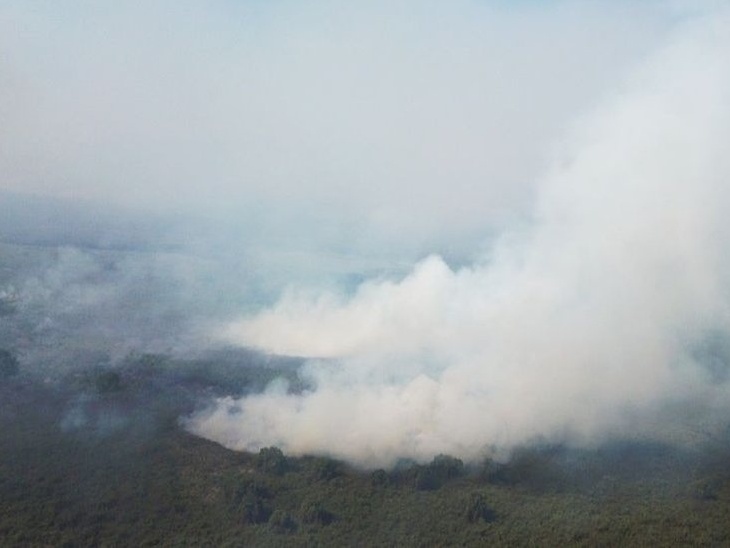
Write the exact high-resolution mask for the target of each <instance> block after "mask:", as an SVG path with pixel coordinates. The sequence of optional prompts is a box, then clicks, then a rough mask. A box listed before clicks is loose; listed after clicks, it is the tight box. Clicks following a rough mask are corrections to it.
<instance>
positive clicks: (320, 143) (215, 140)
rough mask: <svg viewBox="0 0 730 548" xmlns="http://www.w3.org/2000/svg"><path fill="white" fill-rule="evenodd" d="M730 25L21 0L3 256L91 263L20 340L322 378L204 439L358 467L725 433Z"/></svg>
mask: <svg viewBox="0 0 730 548" xmlns="http://www.w3.org/2000/svg"><path fill="white" fill-rule="evenodd" d="M729 30H730V29H729V28H728V14H727V6H725V5H724V3H723V2H713V1H709V0H708V1H707V2H684V1H675V0H672V1H649V2H641V3H639V2H628V1H617V2H604V1H596V2H573V1H567V0H560V1H558V0H555V1H546V2H506V1H500V0H494V1H476V0H473V1H472V0H456V1H454V2H448V3H444V2H436V1H430V0H429V1H415V0H403V1H400V0H398V1H395V2H384V1H383V2H381V1H378V0H376V1H373V2H362V3H359V2H352V3H343V2H334V1H330V0H318V1H314V2H307V3H297V2H287V1H281V2H280V1H272V2H258V1H250V2H249V1H242V2H228V1H213V2H206V3H200V2H171V1H170V2H168V1H166V0H163V1H160V2H155V3H153V4H150V3H137V2H97V1H79V2H75V3H73V4H72V5H69V4H65V3H64V4H63V5H61V4H60V3H58V2H53V1H50V0H46V1H44V0H39V1H37V2H26V1H20V0H17V1H16V0H9V1H6V2H2V3H0V217H1V218H0V240H2V241H3V242H6V243H7V242H11V243H33V244H39V243H40V244H43V245H50V246H58V245H63V244H65V243H72V244H73V245H74V246H76V247H83V248H85V250H84V251H79V250H78V249H61V250H60V251H55V250H54V251H53V253H52V254H51V255H48V256H46V258H45V259H43V260H41V262H43V264H42V265H40V266H39V267H38V268H36V267H35V266H33V265H30V266H29V270H28V272H27V273H26V274H24V275H20V276H18V277H13V276H11V277H7V276H6V274H7V273H6V270H3V271H2V276H3V278H2V287H0V299H1V302H2V306H3V307H4V308H6V309H7V311H10V310H11V309H14V310H15V311H14V312H13V314H12V315H8V314H9V312H8V314H6V315H5V316H3V317H2V318H0V320H2V326H3V328H4V330H3V331H2V332H1V333H0V336H1V338H2V343H3V344H4V345H5V346H7V347H9V348H10V349H11V350H14V351H16V350H17V351H18V353H19V354H20V355H21V357H23V359H24V360H25V361H26V363H27V362H28V361H29V360H31V359H32V360H33V361H34V362H36V363H38V364H47V366H48V367H49V368H53V367H55V364H54V361H53V357H54V356H57V355H61V352H60V351H59V349H62V348H64V346H65V345H70V346H72V347H74V348H75V347H77V346H79V347H82V348H81V350H85V346H86V342H84V341H100V346H101V347H103V348H106V349H107V350H108V349H109V348H111V349H112V353H113V354H114V355H115V356H123V355H125V354H126V353H127V352H129V351H132V350H134V349H135V348H142V349H143V350H147V351H155V352H168V351H178V352H182V353H188V352H193V351H196V350H197V349H200V348H201V347H203V346H205V345H207V344H209V343H211V342H213V343H215V344H218V343H221V342H222V343H224V344H230V343H234V344H239V345H244V346H255V347H257V348H259V349H263V350H265V351H267V352H271V353H279V354H285V355H294V356H304V357H307V358H309V361H308V364H307V365H306V367H305V368H304V369H303V371H302V376H304V377H305V381H306V383H305V385H306V386H309V387H310V388H309V389H308V390H307V391H305V392H303V393H300V394H291V393H289V392H288V390H287V388H286V386H284V385H283V384H282V383H276V384H275V385H273V386H272V387H270V389H269V390H268V391H267V392H266V393H264V394H261V395H258V396H250V397H247V398H242V399H235V398H234V399H226V400H221V401H218V402H215V405H213V407H212V408H211V410H210V411H209V412H208V413H206V414H201V415H199V416H196V417H193V418H192V419H191V420H190V422H189V427H190V428H191V430H193V431H194V432H197V433H199V434H200V435H203V436H207V437H209V438H211V439H214V440H217V441H219V442H221V443H223V444H225V445H227V446H230V447H234V448H239V449H254V450H255V449H257V448H259V447H262V446H267V445H278V446H280V447H282V448H283V449H284V450H286V451H287V452H289V453H305V452H315V453H327V454H332V455H335V456H339V457H343V458H347V459H349V460H351V461H353V462H356V463H359V464H361V465H363V466H381V465H388V464H391V463H393V462H394V461H396V460H397V459H398V458H401V457H411V458H415V459H417V460H426V459H429V458H430V457H432V456H433V455H434V454H436V453H440V452H445V453H451V454H454V455H456V456H460V457H462V458H466V459H475V458H478V457H479V456H481V455H483V454H486V453H489V454H493V455H498V454H501V453H502V452H504V451H508V450H509V449H510V448H512V447H513V446H515V445H517V444H521V443H525V442H530V441H533V440H536V439H541V440H548V441H564V442H570V443H575V444H591V443H597V442H600V441H601V440H604V439H607V438H610V437H614V436H651V437H655V438H662V439H676V440H678V441H681V440H687V439H690V438H692V437H693V436H696V435H699V433H702V432H705V431H711V430H712V428H715V427H717V425H719V424H722V423H723V421H724V417H726V411H727V409H726V408H727V402H728V397H727V378H728V373H727V363H728V354H730V352H729V351H728V346H729V345H728V343H727V341H728V313H727V305H728V293H727V290H728V287H727V281H726V280H727V274H728V273H727V270H728V253H727V249H729V248H728V244H730V231H729V230H728V229H729V228H730V227H728V222H727V221H726V217H727V215H726V214H725V211H726V210H727V206H728V205H729V204H728V196H727V190H726V189H727V187H728V184H727V179H728V175H730V167H729V166H728V162H729V160H728V155H727V154H726V150H725V149H726V146H727V145H726V143H728V142H729V139H728V138H729V137H730V120H728V110H729V107H728V97H729V96H730V95H729V91H730V90H729V89H728V87H729V86H728V80H729V78H730V77H729V74H728V71H729V70H730V69H729V67H730V45H729V44H728V40H729V38H728V36H730V32H728V31H729ZM29 195H32V196H29ZM61 203H63V204H66V205H63V206H61V205H58V204H61ZM99 204H103V207H99ZM21 206H22V207H24V208H30V209H34V210H35V211H36V212H39V213H37V214H35V215H34V216H31V215H30V214H25V213H23V212H22V211H21V209H19V208H20V207H21ZM130 211H131V212H133V214H130V215H129V216H128V215H127V213H128V212H130ZM71 212H73V213H71ZM84 212H85V213H84ZM107 212H112V213H113V212H116V213H113V214H111V213H107ZM37 218H41V219H42V221H41V223H40V224H37V222H36V221H35V220H34V219H37ZM71 220H73V222H71ZM109 223H111V225H113V226H112V227H111V231H109V232H105V233H103V234H102V233H101V231H99V230H97V227H99V226H101V225H104V224H109ZM128 223H131V224H132V225H133V226H134V228H133V229H129V228H127V227H128V226H130V225H129V224H128ZM29 234H30V235H29ZM0 253H2V256H0V265H1V266H2V268H3V269H5V268H6V265H11V264H15V263H16V259H17V258H16V257H13V256H11V255H13V254H15V253H21V250H18V249H16V248H12V246H11V247H2V248H0ZM17 260H20V259H17ZM34 260H35V259H34ZM44 261H46V262H44ZM31 267H32V268H31ZM363 280H364V281H363ZM3 318H4V319H3ZM21 320H22V321H21ZM21 323H22V329H20V328H18V330H17V331H16V327H17V326H18V325H20V324H21ZM7 326H11V327H12V329H10V328H8V327H7ZM13 326H14V327H13ZM18 333H23V334H25V333H32V335H33V336H32V337H19V336H16V335H17V334H18ZM89 344H90V345H91V343H89ZM94 344H96V343H94ZM114 345H118V346H114ZM92 346H94V345H92ZM95 348H96V346H95ZM33 353H36V355H35V357H33ZM82 353H83V352H82ZM65 355H68V354H67V353H66V354H65ZM115 356H111V357H110V359H111V360H112V361H113V359H114V357H115Z"/></svg>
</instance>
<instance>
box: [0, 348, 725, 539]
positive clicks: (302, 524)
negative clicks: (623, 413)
mask: <svg viewBox="0 0 730 548" xmlns="http://www.w3.org/2000/svg"><path fill="white" fill-rule="evenodd" d="M171 366H172V361H171V360H170V359H169V358H164V357H161V356H157V357H155V356H136V357H134V356H132V357H130V359H129V360H127V362H125V363H124V364H123V365H122V366H121V367H119V368H118V369H114V370H109V369H103V368H101V369H90V370H86V371H82V372H79V373H77V374H76V375H74V376H72V377H71V378H68V379H65V380H64V381H63V382H58V383H51V384H49V383H43V382H40V381H37V380H33V379H31V378H27V377H23V376H22V375H16V376H14V377H12V378H8V379H6V381H5V382H4V383H3V384H2V385H0V428H2V432H3V435H2V436H1V437H0V544H2V545H8V546H12V545H23V546H28V545H30V546H49V545H51V546H90V545H110V546H112V545H113V546H120V545H124V546H151V545H189V546H204V545H221V546H250V545H255V546H282V545H291V546H345V545H359V546H434V545H441V546H443V545H461V546H463V545H466V546H481V545H486V544H489V545H540V546H548V545H551V546H566V545H579V546H580V545H582V546H593V545H597V544H599V545H665V546H670V545H671V546H676V545H680V544H697V545H702V544H704V545H714V546H718V545H725V544H728V543H730V466H728V464H727V463H728V462H730V460H729V459H728V457H730V447H728V445H727V444H725V443H724V442H722V443H721V442H719V441H718V442H716V443H715V444H714V445H713V446H712V447H705V448H703V450H702V451H693V452H687V451H679V450H677V449H672V448H668V447H662V446H656V445H648V444H637V443H624V444H613V445H612V446H610V447H608V446H607V447H604V448H601V449H597V450H593V451H582V452H580V451H575V450H569V449H566V448H562V447H554V446H551V447H529V448H528V447H526V448H523V449H522V450H520V451H517V452H516V453H515V455H514V456H513V457H512V459H511V460H510V461H508V462H507V463H502V464H500V463H496V462H493V461H490V460H486V461H484V462H483V463H481V464H480V465H478V466H466V465H465V464H464V463H463V462H462V461H460V460H459V459H457V458H454V457H452V456H449V455H439V456H437V457H435V458H434V459H433V460H432V461H431V462H430V463H426V464H415V463H411V464H404V465H402V466H400V467H398V468H396V469H394V470H389V471H388V470H376V471H372V472H368V471H363V470H357V469H353V468H351V467H349V466H347V465H346V464H345V463H342V462H338V461H335V460H332V459H328V458H326V457H322V456H308V457H306V456H305V457H299V458H294V457H291V456H287V455H285V454H284V453H283V452H282V451H281V450H280V449H278V448H276V447H267V448H264V449H262V450H261V451H259V452H258V453H257V454H246V453H236V452H233V451H229V450H227V449H224V448H222V447H220V446H218V445H216V444H214V443H211V442H208V441H206V440H203V439H200V438H196V437H194V436H192V435H190V434H188V433H186V432H185V430H184V429H183V428H182V427H181V426H180V424H179V421H178V417H180V416H181V415H183V414H185V413H186V412H189V411H190V410H192V409H194V408H195V406H196V404H197V403H196V402H197V401H198V399H197V396H199V394H200V393H208V392H209V391H210V390H212V389H215V387H216V386H219V385H218V384H217V383H218V382H219V379H220V377H219V375H222V373H221V372H220V371H216V372H213V370H214V369H215V368H214V367H213V366H210V365H208V366H206V367H203V368H202V369H201V366H200V364H199V363H194V362H191V363H185V362H180V361H178V362H177V363H176V366H175V367H174V368H173V367H171ZM208 367H210V368H211V369H207V368H208ZM224 369H225V368H224ZM245 369H246V368H245V367H244V368H242V371H241V375H242V376H244V377H246V378H248V379H249V380H251V379H256V378H257V376H258V375H263V376H266V375H269V374H270V372H261V371H258V372H257V371H255V370H250V371H243V370H245ZM254 369H255V368H254ZM201 370H204V371H211V374H210V376H206V374H205V373H200V371H201ZM191 371H195V374H192V373H191ZM241 382H243V381H241ZM211 387H212V388H211Z"/></svg>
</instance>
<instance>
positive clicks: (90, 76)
mask: <svg viewBox="0 0 730 548" xmlns="http://www.w3.org/2000/svg"><path fill="white" fill-rule="evenodd" d="M683 13H684V12H683V10H682V9H681V8H679V7H678V5H677V4H673V5H669V4H667V3H664V2H641V3H637V2H487V1H463V0H458V1H456V2H449V3H443V2H431V1H426V2H415V1H402V2H401V1H399V2H380V1H376V2H360V3H355V2H348V3H343V2H327V1H316V2H306V3H305V2H285V1H281V2H280V1H274V2H259V1H251V2H223V1H220V2H164V1H161V2H131V1H130V2H111V1H77V2H70V3H58V2H52V1H47V2H43V1H30V2H28V1H17V2H13V1H6V2H2V4H0V121H1V123H0V175H1V177H0V188H4V189H12V190H19V191H24V192H34V193H40V194H50V195H54V196H64V197H71V198H73V199H86V200H100V201H103V202H106V203H112V204H117V205H124V206H133V207H142V208H146V209H147V210H148V211H152V212H162V211H170V210H172V211H176V212H180V211H183V212H188V213H189V212H193V213H195V214H198V215H202V216H208V217H215V216H222V215H225V216H227V217H231V218H233V219H238V220H240V221H241V222H244V223H245V222H248V223H249V224H248V225H245V227H244V228H242V231H245V232H246V234H244V235H243V237H247V236H249V235H250V234H256V236H257V237H263V238H266V237H267V234H270V233H272V234H274V235H275V236H277V237H284V238H286V237H287V235H290V236H293V234H294V233H298V234H301V233H302V232H304V234H306V235H307V237H306V238H305V239H307V240H308V244H309V245H311V241H312V240H315V241H321V243H322V245H323V246H325V245H331V244H336V245H339V246H340V247H343V246H344V247H349V248H351V247H353V246H355V247H361V248H363V250H364V251H365V252H367V251H368V250H369V251H371V252H378V250H380V252H382V248H383V247H384V246H387V245H389V246H392V247H393V248H395V249H404V250H406V251H408V250H416V252H417V253H420V254H424V253H428V252H431V251H433V250H434V249H438V250H439V251H443V252H448V251H449V250H450V249H452V248H454V249H455V250H456V251H457V252H458V253H461V254H462V255H463V254H464V253H467V254H468V253H470V252H471V251H473V248H474V246H475V245H476V244H478V243H479V242H481V241H482V240H483V239H484V237H485V235H487V234H488V233H489V232H491V231H492V230H493V229H494V228H495V226H500V225H503V224H505V223H508V222H512V221H514V220H515V219H519V218H521V217H522V216H524V215H526V214H529V211H530V208H531V207H532V206H531V203H532V201H533V199H534V188H535V181H536V179H537V178H538V176H539V175H540V173H542V172H543V171H544V169H545V167H546V166H547V165H549V163H550V162H551V161H552V155H553V151H554V150H555V148H556V147H560V146H561V141H562V139H563V138H564V136H565V133H566V130H567V129H568V128H570V127H571V125H573V124H574V123H575V122H576V120H577V119H580V116H581V115H582V114H583V113H584V112H585V111H588V110H590V109H592V108H595V106H596V105H597V104H600V103H601V102H602V101H604V100H605V98H606V97H607V96H610V95H611V94H613V93H616V92H618V90H620V89H621V86H622V82H623V79H624V77H625V74H626V71H627V70H629V69H630V67H631V66H632V65H633V64H634V63H636V62H637V61H638V60H640V59H641V58H642V57H643V56H644V55H646V54H647V52H649V51H651V49H652V48H654V47H655V46H656V45H657V43H660V42H661V41H662V40H663V39H664V38H665V36H666V35H667V33H670V32H671V31H672V29H673V28H674V27H675V26H676V25H677V22H678V20H680V19H681V18H682V14H683ZM244 218H245V221H244ZM251 224H253V226H251ZM262 227H264V228H262ZM293 227H296V229H293ZM467 241H468V244H467V243H465V242H467Z"/></svg>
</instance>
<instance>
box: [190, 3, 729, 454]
mask: <svg viewBox="0 0 730 548" xmlns="http://www.w3.org/2000/svg"><path fill="white" fill-rule="evenodd" d="M613 91H614V92H613V93H611V94H609V95H607V96H606V97H605V99H604V101H603V102H602V103H601V104H600V105H599V106H597V108H595V109H594V110H593V112H592V113H590V114H589V115H586V116H584V117H583V118H582V119H581V120H580V121H579V122H578V123H576V124H575V125H574V126H573V128H572V130H571V131H570V133H569V134H568V137H567V138H566V139H565V140H564V142H563V144H562V146H560V147H556V149H555V155H554V158H553V162H552V167H551V168H549V169H548V170H547V171H546V174H545V175H543V176H542V177H541V178H539V179H538V184H537V195H536V200H535V205H534V210H533V212H532V215H531V216H530V217H529V220H527V221H525V222H524V223H523V224H522V225H521V226H520V228H514V229H511V230H507V231H505V232H504V233H503V236H502V237H501V238H500V239H499V240H498V241H497V243H496V245H494V246H493V248H492V252H491V253H490V254H489V255H488V256H487V257H484V258H483V259H482V260H480V261H476V262H475V264H473V265H472V266H468V267H460V268H450V267H449V266H448V265H447V264H446V263H445V262H444V261H443V260H442V259H440V258H439V257H438V256H431V257H428V258H426V259H424V260H423V261H421V262H420V263H419V264H417V265H416V266H415V267H414V269H413V271H412V272H411V273H410V274H409V275H407V276H406V277H405V278H402V279H397V280H392V279H374V280H370V281H367V282H365V283H363V284H362V285H360V286H359V287H358V289H357V290H356V291H355V292H354V294H349V295H348V294H342V293H337V292H332V291H329V292H315V293H312V292H309V293H307V292H303V291H296V290H292V291H290V292H289V293H287V294H285V295H284V296H283V297H282V298H281V300H280V301H279V302H278V303H277V304H276V305H275V306H273V307H272V308H270V309H268V310H265V311H263V312H261V313H259V314H256V315H254V316H250V317H247V318H245V319H243V320H241V321H240V322H237V323H235V324H233V325H230V326H229V327H228V328H227V329H226V330H225V335H224V336H225V337H227V338H228V339H229V340H235V341H238V342H240V343H241V344H246V345H254V346H257V347H259V348H262V349H265V350H267V351H270V352H273V353H280V354H289V355H298V356H308V357H310V358H311V360H310V362H309V365H308V367H307V369H306V372H305V375H306V378H307V379H308V381H309V382H310V385H311V387H312V388H311V389H310V390H306V391H304V392H303V393H298V394H293V393H288V392H287V391H286V389H285V387H282V386H274V387H272V388H271V389H270V390H269V391H268V392H267V393H264V394H261V395H256V396H250V397H246V398H243V399H232V398H227V399H223V400H220V401H219V402H218V404H217V406H216V407H215V409H213V410H211V411H210V412H208V413H207V414H204V415H201V416H199V417H197V418H195V419H194V420H193V421H192V423H191V428H192V429H193V430H194V431H196V432H199V433H201V434H203V435H205V436H208V437H210V438H212V439H214V440H217V441H219V442H221V443H223V444H225V445H227V446H230V447H234V448H239V449H257V448H259V447H261V446H267V445H278V446H280V447H282V448H283V449H284V450H285V451H289V452H292V453H296V454H299V453H308V452H315V453H328V454H332V455H335V456H338V457H343V458H346V459H349V460H351V461H353V462H356V463H359V464H361V465H364V466H380V465H389V464H393V463H394V462H395V461H396V460H397V459H398V458H404V457H405V458H414V459H417V460H425V459H428V458H430V457H432V456H433V455H434V454H437V453H441V452H446V453H451V454H455V455H457V456H460V457H463V458H467V459H476V458H478V457H480V456H481V455H484V454H485V453H491V454H497V455H498V454H500V452H502V451H505V450H509V448H511V447H514V446H515V445H517V444H522V443H529V442H533V441H536V440H543V441H549V442H567V443H577V444H592V443H597V442H600V441H602V440H606V439H608V438H611V437H615V436H639V435H640V436H649V437H652V438H655V439H663V440H674V441H679V442H686V441H688V440H690V439H692V437H693V436H697V435H698V433H700V432H705V433H706V432H707V431H711V430H712V429H713V428H715V427H717V426H718V424H723V421H724V423H726V422H727V411H728V404H729V403H730V399H729V398H730V393H729V389H730V385H728V384H727V382H725V381H726V380H727V374H726V373H727V368H728V365H729V364H730V362H728V359H729V358H730V356H728V355H727V353H726V352H724V351H723V348H726V346H727V345H725V344H723V343H722V342H721V341H723V340H726V337H727V336H728V328H729V327H730V323H729V320H730V316H729V314H728V313H729V312H730V309H729V308H728V305H730V299H729V297H730V293H729V290H730V284H729V283H728V281H729V280H730V278H729V277H728V274H729V271H728V268H729V267H730V263H729V262H728V260H729V259H730V256H729V254H728V249H730V226H729V223H728V218H727V210H728V206H730V200H729V198H730V196H728V192H730V187H728V181H729V180H730V158H729V157H728V154H727V150H726V147H727V143H728V142H730V102H729V101H728V97H730V18H729V17H728V13H727V12H722V11H715V12H712V13H711V14H709V15H707V14H705V16H703V17H701V18H698V19H694V20H693V21H691V22H689V23H686V24H685V25H684V26H683V27H682V28H681V29H680V30H677V31H676V33H675V34H674V35H672V36H671V37H670V38H668V39H667V40H666V42H665V44H664V45H663V46H662V47H660V48H658V49H657V50H656V51H655V52H654V53H652V54H651V55H649V56H648V57H647V58H646V59H644V60H643V61H642V62H641V63H639V64H638V66H636V67H635V68H634V69H633V70H632V71H630V73H629V74H628V75H627V76H626V77H625V78H623V79H622V80H621V83H620V84H616V85H615V86H613ZM723 417H724V418H723Z"/></svg>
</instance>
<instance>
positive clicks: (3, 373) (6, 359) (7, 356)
mask: <svg viewBox="0 0 730 548" xmlns="http://www.w3.org/2000/svg"><path fill="white" fill-rule="evenodd" d="M19 370H20V366H19V364H18V360H17V358H16V357H15V356H13V355H12V354H11V353H10V352H9V351H7V350H5V349H4V348H0V379H7V378H8V377H12V376H14V375H17V374H18V371H19Z"/></svg>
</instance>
